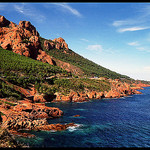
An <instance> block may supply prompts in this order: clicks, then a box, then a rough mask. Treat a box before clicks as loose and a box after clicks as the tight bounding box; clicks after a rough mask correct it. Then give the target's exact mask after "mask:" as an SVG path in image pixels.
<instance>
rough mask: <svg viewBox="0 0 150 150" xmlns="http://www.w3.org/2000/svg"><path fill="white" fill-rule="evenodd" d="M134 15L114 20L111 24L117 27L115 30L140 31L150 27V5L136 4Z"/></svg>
mask: <svg viewBox="0 0 150 150" xmlns="http://www.w3.org/2000/svg"><path fill="white" fill-rule="evenodd" d="M135 12H136V16H134V17H132V16H131V17H129V18H125V19H120V20H114V21H113V22H112V26H114V27H116V28H117V32H120V33H122V32H126V31H140V30H145V29H149V28H150V27H149V26H150V23H149V22H150V5H147V4H143V5H138V6H137V9H135Z"/></svg>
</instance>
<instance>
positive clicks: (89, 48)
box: [86, 44, 103, 52]
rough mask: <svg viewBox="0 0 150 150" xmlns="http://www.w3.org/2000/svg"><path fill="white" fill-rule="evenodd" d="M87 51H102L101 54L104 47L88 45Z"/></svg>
mask: <svg viewBox="0 0 150 150" xmlns="http://www.w3.org/2000/svg"><path fill="white" fill-rule="evenodd" d="M86 49H88V50H93V51H100V52H101V51H102V50H103V48H102V45H99V44H97V45H88V47H87V48H86Z"/></svg>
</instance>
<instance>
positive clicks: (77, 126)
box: [67, 124, 83, 132]
mask: <svg viewBox="0 0 150 150" xmlns="http://www.w3.org/2000/svg"><path fill="white" fill-rule="evenodd" d="M75 125H76V126H70V127H68V128H67V129H68V130H69V131H70V132H73V131H75V130H78V129H79V127H81V126H83V124H75Z"/></svg>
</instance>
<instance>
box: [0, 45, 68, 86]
mask: <svg viewBox="0 0 150 150" xmlns="http://www.w3.org/2000/svg"><path fill="white" fill-rule="evenodd" d="M0 60H1V61H0V77H6V78H5V79H6V80H7V81H9V82H11V83H12V84H15V85H18V86H22V87H24V88H28V87H29V85H30V84H34V83H35V82H36V81H37V82H44V79H45V78H46V77H49V76H53V75H57V74H59V75H65V76H68V75H70V74H68V73H67V71H65V70H63V69H61V68H59V67H57V66H53V65H50V64H48V63H43V62H40V61H37V60H34V59H31V58H29V57H25V56H21V55H18V54H16V53H13V52H11V51H8V50H4V49H2V48H0Z"/></svg>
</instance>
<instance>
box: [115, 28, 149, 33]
mask: <svg viewBox="0 0 150 150" xmlns="http://www.w3.org/2000/svg"><path fill="white" fill-rule="evenodd" d="M149 28H150V27H130V28H120V29H118V32H126V31H139V30H145V29H149Z"/></svg>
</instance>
